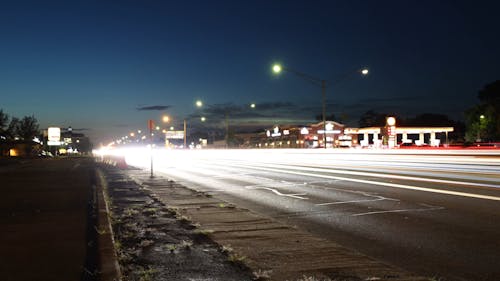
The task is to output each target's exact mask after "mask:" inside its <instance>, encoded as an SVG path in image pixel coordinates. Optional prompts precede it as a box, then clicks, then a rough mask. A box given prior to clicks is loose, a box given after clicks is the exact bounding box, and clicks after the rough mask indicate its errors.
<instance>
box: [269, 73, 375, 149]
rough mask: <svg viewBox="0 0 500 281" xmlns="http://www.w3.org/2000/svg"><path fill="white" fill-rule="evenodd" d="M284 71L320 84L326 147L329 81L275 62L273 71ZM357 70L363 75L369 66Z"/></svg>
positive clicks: (324, 143)
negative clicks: (327, 86) (327, 87)
mask: <svg viewBox="0 0 500 281" xmlns="http://www.w3.org/2000/svg"><path fill="white" fill-rule="evenodd" d="M282 71H288V72H291V73H293V74H295V75H297V76H299V77H301V78H303V79H304V80H306V81H309V82H311V83H312V84H314V85H318V86H320V87H321V104H322V112H321V115H322V119H323V145H324V147H325V149H326V83H327V80H325V79H320V78H316V77H314V76H312V75H309V74H306V73H303V72H300V71H297V70H295V69H291V68H289V67H284V66H282V65H281V64H274V65H273V72H274V73H277V74H279V73H281V72H282ZM356 72H360V73H361V74H362V75H368V72H369V71H368V69H367V68H363V69H359V70H356Z"/></svg>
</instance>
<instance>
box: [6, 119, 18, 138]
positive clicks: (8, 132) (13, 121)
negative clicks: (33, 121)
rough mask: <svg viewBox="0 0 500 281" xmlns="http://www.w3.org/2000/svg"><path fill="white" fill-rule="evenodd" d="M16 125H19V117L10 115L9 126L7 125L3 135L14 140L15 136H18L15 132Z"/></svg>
mask: <svg viewBox="0 0 500 281" xmlns="http://www.w3.org/2000/svg"><path fill="white" fill-rule="evenodd" d="M18 125H19V118H17V117H12V119H10V123H9V126H8V127H7V130H6V131H5V136H6V138H7V139H8V140H14V139H15V138H16V137H18V134H17V127H18Z"/></svg>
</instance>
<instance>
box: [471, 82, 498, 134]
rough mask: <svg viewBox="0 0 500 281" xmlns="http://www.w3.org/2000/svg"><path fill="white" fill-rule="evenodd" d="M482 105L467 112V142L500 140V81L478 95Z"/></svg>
mask: <svg viewBox="0 0 500 281" xmlns="http://www.w3.org/2000/svg"><path fill="white" fill-rule="evenodd" d="M478 98H479V101H480V104H478V105H476V106H474V107H472V108H470V109H469V110H467V111H466V112H465V117H466V120H465V122H466V134H465V138H466V140H467V141H470V142H473V141H498V140H500V80H497V81H495V82H493V83H490V84H487V85H486V86H485V87H484V88H483V89H482V90H480V91H479V93H478Z"/></svg>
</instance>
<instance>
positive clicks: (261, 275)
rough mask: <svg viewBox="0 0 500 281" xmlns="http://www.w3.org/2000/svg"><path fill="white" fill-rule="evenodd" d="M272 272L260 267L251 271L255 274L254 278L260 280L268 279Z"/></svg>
mask: <svg viewBox="0 0 500 281" xmlns="http://www.w3.org/2000/svg"><path fill="white" fill-rule="evenodd" d="M272 272H273V271H272V270H262V269H259V270H257V271H254V272H253V275H254V276H255V278H254V280H260V281H264V280H269V279H270V278H271V273H272Z"/></svg>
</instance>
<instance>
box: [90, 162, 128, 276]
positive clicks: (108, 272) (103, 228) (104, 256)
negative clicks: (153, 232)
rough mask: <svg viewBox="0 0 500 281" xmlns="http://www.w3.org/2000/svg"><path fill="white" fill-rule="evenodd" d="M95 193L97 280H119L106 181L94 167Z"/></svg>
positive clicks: (119, 273)
mask: <svg viewBox="0 0 500 281" xmlns="http://www.w3.org/2000/svg"><path fill="white" fill-rule="evenodd" d="M96 178H97V181H96V185H97V186H96V193H97V196H96V197H97V226H96V231H97V236H98V237H97V245H98V250H97V251H98V253H97V256H98V257H97V259H98V269H99V280H101V281H121V280H122V278H121V271H120V265H119V264H118V256H117V255H116V251H115V247H114V245H115V243H114V242H115V241H114V236H113V228H112V227H111V222H110V220H109V217H110V215H109V206H108V202H107V201H106V199H105V198H107V197H106V190H107V183H106V180H105V177H104V174H103V172H102V171H101V170H100V169H96Z"/></svg>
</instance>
